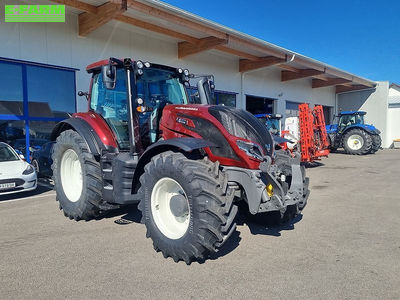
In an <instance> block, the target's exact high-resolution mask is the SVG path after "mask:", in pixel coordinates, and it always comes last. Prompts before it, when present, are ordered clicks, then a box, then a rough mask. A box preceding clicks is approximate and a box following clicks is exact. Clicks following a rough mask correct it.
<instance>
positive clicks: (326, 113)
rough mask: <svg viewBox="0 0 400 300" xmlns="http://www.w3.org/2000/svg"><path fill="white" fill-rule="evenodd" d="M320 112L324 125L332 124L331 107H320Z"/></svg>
mask: <svg viewBox="0 0 400 300" xmlns="http://www.w3.org/2000/svg"><path fill="white" fill-rule="evenodd" d="M322 110H323V112H324V118H325V124H326V125H329V124H332V119H333V118H332V111H333V107H331V106H325V105H322Z"/></svg>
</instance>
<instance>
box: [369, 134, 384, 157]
mask: <svg viewBox="0 0 400 300" xmlns="http://www.w3.org/2000/svg"><path fill="white" fill-rule="evenodd" d="M371 137H372V147H371V153H372V154H373V153H375V152H377V151H378V150H379V149H380V148H381V146H382V138H381V136H380V135H379V134H373V135H372V136H371Z"/></svg>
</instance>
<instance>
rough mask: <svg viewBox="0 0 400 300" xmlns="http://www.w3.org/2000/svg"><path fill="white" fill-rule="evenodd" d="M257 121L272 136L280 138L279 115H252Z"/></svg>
mask: <svg viewBox="0 0 400 300" xmlns="http://www.w3.org/2000/svg"><path fill="white" fill-rule="evenodd" d="M254 116H255V117H256V118H257V119H259V120H260V121H261V122H262V123H263V124H264V125H265V126H266V127H267V129H268V131H269V132H270V133H271V134H273V135H277V136H280V135H281V130H282V124H281V119H282V115H281V114H256V115H254Z"/></svg>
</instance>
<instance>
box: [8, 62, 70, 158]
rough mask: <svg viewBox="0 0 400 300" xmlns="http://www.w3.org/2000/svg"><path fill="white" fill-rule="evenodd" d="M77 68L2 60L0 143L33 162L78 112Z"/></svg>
mask: <svg viewBox="0 0 400 300" xmlns="http://www.w3.org/2000/svg"><path fill="white" fill-rule="evenodd" d="M75 71H76V70H75V69H71V68H64V67H58V66H50V65H44V64H39V63H32V62H26V61H19V60H11V59H5V58H0V142H6V143H8V144H10V145H11V146H12V147H14V148H15V149H16V150H19V151H20V152H21V153H22V154H23V155H24V156H25V157H26V158H27V160H28V161H29V160H30V157H31V154H32V151H34V150H36V149H38V148H40V147H41V146H42V145H43V144H44V143H45V142H47V141H48V140H49V138H50V133H51V131H52V130H53V128H54V126H55V124H56V123H57V122H59V121H61V120H63V119H65V118H68V117H69V115H70V114H72V113H74V112H75V111H76V99H75V94H76V91H75Z"/></svg>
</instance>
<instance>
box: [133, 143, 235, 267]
mask: <svg viewBox="0 0 400 300" xmlns="http://www.w3.org/2000/svg"><path fill="white" fill-rule="evenodd" d="M140 183H141V188H140V191H139V193H141V194H142V195H143V198H142V200H141V202H140V204H139V206H138V207H139V210H141V211H142V216H143V217H142V222H143V223H144V224H145V225H146V228H147V237H150V238H151V239H152V240H153V246H154V249H155V250H156V251H157V252H158V251H161V252H162V253H163V255H164V257H166V258H167V257H172V258H173V260H174V261H175V262H178V261H179V260H183V261H185V262H186V263H187V264H190V263H191V262H192V261H195V260H197V261H203V260H204V259H206V258H207V257H208V256H209V255H210V254H211V253H214V252H216V251H218V249H219V248H220V247H221V246H222V245H223V244H224V243H225V242H226V240H227V239H228V238H229V237H230V235H231V234H232V233H233V232H234V231H235V228H236V223H235V222H234V220H235V216H236V213H237V210H238V209H237V206H236V205H235V204H234V203H233V199H234V193H233V192H234V191H233V190H232V189H231V188H230V187H229V186H228V183H227V178H226V176H225V175H224V173H223V172H221V170H220V169H219V166H218V164H215V163H212V162H211V161H209V160H208V159H207V158H205V159H196V160H195V159H189V158H187V157H185V156H184V155H183V154H182V153H175V152H172V151H168V152H164V153H161V154H159V155H156V156H154V157H153V158H152V160H151V161H150V162H149V163H148V164H147V165H146V166H145V170H144V174H143V175H142V176H141V177H140Z"/></svg>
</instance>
